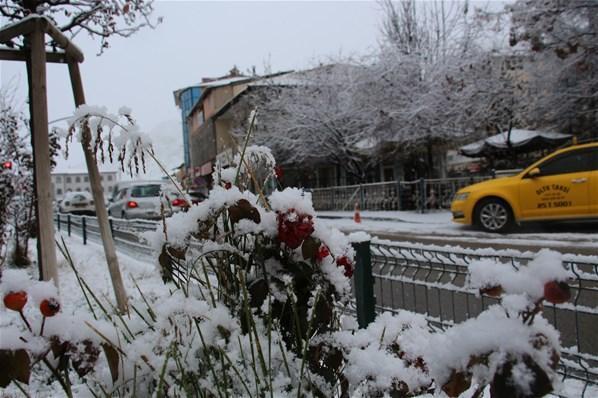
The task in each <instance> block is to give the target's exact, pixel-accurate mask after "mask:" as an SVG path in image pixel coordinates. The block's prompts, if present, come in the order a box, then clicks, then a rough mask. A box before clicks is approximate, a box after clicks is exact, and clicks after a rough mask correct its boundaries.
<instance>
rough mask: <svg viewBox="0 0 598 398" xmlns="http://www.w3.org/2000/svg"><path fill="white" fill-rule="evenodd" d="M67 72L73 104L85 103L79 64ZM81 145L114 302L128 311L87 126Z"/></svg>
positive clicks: (119, 308)
mask: <svg viewBox="0 0 598 398" xmlns="http://www.w3.org/2000/svg"><path fill="white" fill-rule="evenodd" d="M69 74H70V77H71V85H72V86H73V96H74V97H75V106H77V107H79V106H80V105H84V104H85V93H84V92H83V82H82V80H81V73H80V71H79V64H78V63H76V62H69ZM81 144H82V145H83V152H84V153H85V163H86V164H87V173H88V174H89V185H91V193H92V194H93V201H94V203H95V208H96V217H97V219H98V226H99V227H100V235H101V237H102V243H103V245H104V255H105V256H106V262H107V263H108V270H109V271H110V278H111V279H112V287H113V289H114V295H115V296H116V303H117V306H118V310H119V311H120V312H121V313H123V314H124V313H127V312H128V302H127V301H128V300H127V294H126V292H125V285H124V284H123V280H122V276H121V274H120V268H119V265H118V258H117V257H116V250H115V248H114V240H113V239H112V232H111V230H110V222H109V220H108V211H107V210H106V204H105V202H104V192H103V190H102V180H101V177H100V171H99V170H98V164H97V161H96V157H95V154H94V153H93V150H92V149H91V131H90V128H89V126H88V125H87V126H85V128H84V129H83V137H82V140H81Z"/></svg>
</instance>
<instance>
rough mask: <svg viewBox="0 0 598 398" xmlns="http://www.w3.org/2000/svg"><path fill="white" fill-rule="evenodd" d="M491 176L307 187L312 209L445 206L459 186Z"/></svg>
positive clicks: (387, 208) (448, 203)
mask: <svg viewBox="0 0 598 398" xmlns="http://www.w3.org/2000/svg"><path fill="white" fill-rule="evenodd" d="M491 178H492V176H483V177H460V178H441V179H423V178H422V179H419V180H415V181H391V182H376V183H371V184H359V185H345V186H337V187H329V188H314V189H311V190H310V191H311V195H312V202H313V205H314V208H315V209H316V210H349V209H353V206H354V205H355V203H359V205H360V207H361V210H419V211H422V212H423V211H425V210H426V209H447V208H449V207H450V205H451V200H452V198H453V195H454V194H455V193H456V192H457V191H458V190H459V189H461V188H463V187H466V186H468V185H471V184H475V183H477V182H481V181H485V180H488V179H491Z"/></svg>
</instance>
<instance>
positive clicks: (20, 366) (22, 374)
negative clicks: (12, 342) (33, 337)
mask: <svg viewBox="0 0 598 398" xmlns="http://www.w3.org/2000/svg"><path fill="white" fill-rule="evenodd" d="M30 375H31V360H30V358H29V354H28V353H27V351H25V350H24V349H22V348H21V349H19V350H0V387H3V388H4V387H6V386H8V385H9V384H10V382H11V381H13V380H17V381H20V382H21V383H24V384H29V376H30Z"/></svg>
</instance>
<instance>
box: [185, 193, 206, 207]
mask: <svg viewBox="0 0 598 398" xmlns="http://www.w3.org/2000/svg"><path fill="white" fill-rule="evenodd" d="M187 195H189V198H190V199H191V204H194V205H196V204H198V203H201V202H203V201H204V200H206V198H207V197H208V195H207V194H205V193H204V192H202V191H189V192H187Z"/></svg>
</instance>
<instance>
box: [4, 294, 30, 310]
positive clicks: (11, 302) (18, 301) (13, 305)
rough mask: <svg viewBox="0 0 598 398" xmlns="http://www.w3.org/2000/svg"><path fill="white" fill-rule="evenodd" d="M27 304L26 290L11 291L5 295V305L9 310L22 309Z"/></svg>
mask: <svg viewBox="0 0 598 398" xmlns="http://www.w3.org/2000/svg"><path fill="white" fill-rule="evenodd" d="M25 304H27V293H25V292H24V291H20V292H10V293H8V294H7V295H6V296H4V305H5V306H6V308H8V309H9V310H13V311H22V310H23V307H25Z"/></svg>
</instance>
